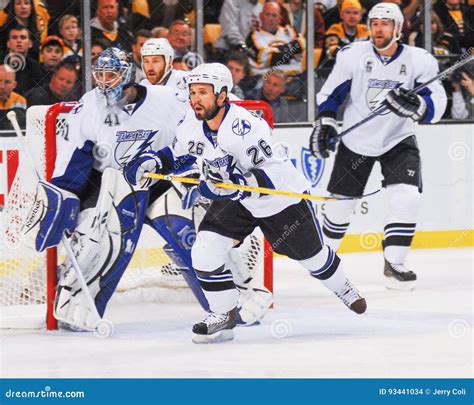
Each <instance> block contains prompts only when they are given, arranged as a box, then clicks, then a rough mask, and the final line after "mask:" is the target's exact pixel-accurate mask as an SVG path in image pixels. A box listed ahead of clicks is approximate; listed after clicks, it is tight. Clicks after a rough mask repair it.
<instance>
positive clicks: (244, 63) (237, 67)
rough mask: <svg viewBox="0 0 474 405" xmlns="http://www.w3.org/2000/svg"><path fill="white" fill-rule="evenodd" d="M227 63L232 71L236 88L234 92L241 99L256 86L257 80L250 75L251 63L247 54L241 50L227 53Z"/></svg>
mask: <svg viewBox="0 0 474 405" xmlns="http://www.w3.org/2000/svg"><path fill="white" fill-rule="evenodd" d="M225 64H226V66H227V67H228V68H229V70H230V73H232V80H233V82H234V88H233V89H232V93H233V94H235V95H236V96H237V97H239V98H241V99H246V98H247V94H249V93H250V92H251V90H253V89H254V87H255V84H256V83H255V81H254V80H252V78H251V77H250V64H249V60H248V58H247V56H245V55H244V54H243V53H242V52H239V51H230V52H229V53H227V54H226V59H225Z"/></svg>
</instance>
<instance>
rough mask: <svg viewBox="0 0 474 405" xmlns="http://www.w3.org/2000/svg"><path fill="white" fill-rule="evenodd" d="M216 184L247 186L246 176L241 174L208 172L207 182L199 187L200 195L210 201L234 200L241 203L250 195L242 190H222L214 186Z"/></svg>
mask: <svg viewBox="0 0 474 405" xmlns="http://www.w3.org/2000/svg"><path fill="white" fill-rule="evenodd" d="M214 183H229V184H240V185H247V182H246V181H245V178H244V176H242V175H241V174H239V173H231V174H229V173H227V172H224V173H223V172H218V171H211V170H208V171H207V173H206V180H205V181H203V182H202V183H201V184H200V185H199V186H198V190H199V193H200V194H201V195H202V196H203V197H204V198H208V199H209V200H213V201H216V200H234V201H240V200H243V199H244V198H245V197H247V195H248V193H247V192H245V191H240V190H231V189H228V188H221V187H217V186H215V185H214Z"/></svg>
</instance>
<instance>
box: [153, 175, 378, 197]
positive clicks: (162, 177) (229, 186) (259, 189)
mask: <svg viewBox="0 0 474 405" xmlns="http://www.w3.org/2000/svg"><path fill="white" fill-rule="evenodd" d="M145 177H148V178H151V179H159V180H166V181H174V182H179V183H187V184H194V185H199V184H201V183H202V182H203V181H202V180H199V179H193V178H191V177H181V176H171V175H168V174H157V173H145ZM213 185H214V186H216V187H220V188H226V189H229V190H239V191H248V192H250V193H252V192H257V193H260V194H272V195H280V196H284V197H294V198H302V199H304V200H313V201H339V200H355V199H359V198H363V197H368V196H371V195H374V194H377V193H378V192H379V191H380V189H379V190H376V191H374V192H372V193H369V194H365V195H361V196H359V197H343V198H337V197H323V196H318V195H311V194H303V193H294V192H292V191H282V190H275V189H273V188H266V187H251V186H245V185H239V184H233V183H213Z"/></svg>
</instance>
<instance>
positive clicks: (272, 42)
mask: <svg viewBox="0 0 474 405" xmlns="http://www.w3.org/2000/svg"><path fill="white" fill-rule="evenodd" d="M280 21H281V12H280V5H279V4H278V3H274V2H272V3H265V5H264V6H263V10H262V12H261V13H260V23H261V27H260V28H257V29H255V30H252V31H251V32H250V34H249V35H248V37H247V41H246V44H247V47H248V49H249V56H250V65H251V66H252V70H253V72H254V73H255V74H264V73H266V72H268V71H269V70H271V69H272V68H274V67H277V68H278V69H280V70H283V71H284V72H285V73H286V74H287V75H296V74H299V73H302V72H303V71H304V69H305V65H304V61H303V53H304V48H305V41H304V38H302V37H300V36H298V35H297V34H296V32H295V30H294V29H293V28H292V27H290V26H289V25H287V26H284V27H283V26H281V25H280Z"/></svg>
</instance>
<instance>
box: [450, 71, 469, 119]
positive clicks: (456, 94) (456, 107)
mask: <svg viewBox="0 0 474 405" xmlns="http://www.w3.org/2000/svg"><path fill="white" fill-rule="evenodd" d="M473 70H474V69H467V68H466V69H462V68H461V69H460V71H458V72H456V73H455V74H453V76H452V77H451V82H452V85H453V92H452V106H451V117H452V118H454V119H460V120H465V119H473V118H474V71H473ZM463 93H464V94H463Z"/></svg>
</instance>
